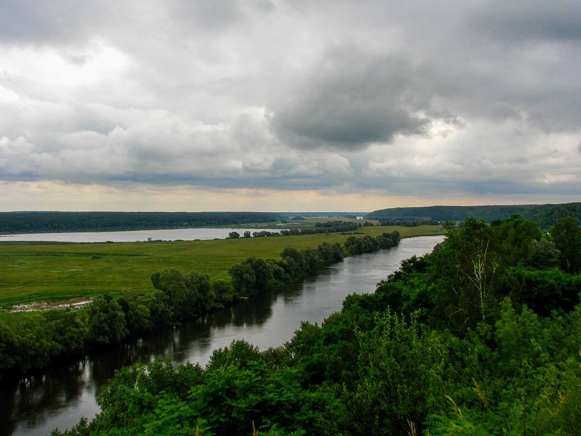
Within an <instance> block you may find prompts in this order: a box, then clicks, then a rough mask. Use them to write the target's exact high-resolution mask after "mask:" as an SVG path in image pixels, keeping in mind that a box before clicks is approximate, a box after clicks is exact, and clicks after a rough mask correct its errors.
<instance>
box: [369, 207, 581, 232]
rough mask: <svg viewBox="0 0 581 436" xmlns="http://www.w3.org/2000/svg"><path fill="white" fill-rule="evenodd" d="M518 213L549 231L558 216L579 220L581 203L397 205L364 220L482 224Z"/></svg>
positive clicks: (372, 214) (378, 211)
mask: <svg viewBox="0 0 581 436" xmlns="http://www.w3.org/2000/svg"><path fill="white" fill-rule="evenodd" d="M514 214H518V215H521V216H522V217H523V218H525V219H528V220H531V221H533V222H534V223H535V224H537V226H538V227H540V228H541V229H542V230H549V229H550V228H551V227H553V226H554V225H556V224H557V222H558V221H559V220H560V219H561V218H566V217H568V216H570V217H572V218H575V219H576V220H577V221H580V220H581V203H565V204H542V205H538V204H524V205H523V204H518V205H502V206H498V205H497V206H429V207H399V208H391V209H382V210H376V211H374V212H371V213H370V214H368V215H367V218H368V219H377V220H380V221H385V222H391V220H404V221H410V220H411V219H415V220H426V219H431V220H434V221H439V222H445V221H457V222H459V221H463V220H465V219H466V218H468V217H470V216H477V217H480V218H482V219H483V220H484V221H485V222H486V223H491V222H492V221H494V220H507V219H509V218H510V216H511V215H514Z"/></svg>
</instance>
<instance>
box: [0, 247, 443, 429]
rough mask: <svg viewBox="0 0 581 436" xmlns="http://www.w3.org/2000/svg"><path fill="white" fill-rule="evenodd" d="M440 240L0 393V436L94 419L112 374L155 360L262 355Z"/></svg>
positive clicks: (352, 265) (362, 260)
mask: <svg viewBox="0 0 581 436" xmlns="http://www.w3.org/2000/svg"><path fill="white" fill-rule="evenodd" d="M442 239H443V237H442V236H424V237H417V238H409V239H403V240H402V241H401V243H400V245H399V246H398V247H395V248H391V249H389V250H382V251H379V252H376V253H371V254H363V255H359V256H352V257H349V258H346V259H345V260H344V261H342V262H339V263H337V264H334V265H331V266H330V267H327V268H325V269H323V270H322V271H321V272H320V273H319V274H317V275H316V276H315V277H311V278H308V279H305V280H303V281H301V282H300V283H297V284H296V285H293V286H290V287H288V288H286V289H285V290H284V291H282V292H279V293H276V294H271V295H263V296H261V297H260V298H256V299H253V300H248V301H243V302H241V303H240V304H237V305H236V306H234V307H232V308H229V309H228V310H224V311H221V312H216V313H213V314H211V315H209V316H207V317H205V318H204V319H199V320H196V321H192V322H189V323H185V324H184V325H182V326H180V327H176V328H174V329H166V330H162V331H157V332H154V333H152V334H149V335H146V336H143V337H140V338H135V339H133V340H130V341H125V342H123V343H122V344H119V345H117V346H113V347H108V348H106V349H102V350H100V351H99V352H96V353H94V354H90V355H87V356H85V357H84V358H82V359H80V360H77V361H75V362H69V363H68V364H62V365H59V367H57V368H54V369H51V370H48V371H44V372H42V373H39V374H37V375H34V376H31V377H27V378H24V379H21V380H14V381H11V382H6V383H5V384H4V385H3V386H2V387H1V388H0V422H2V423H3V424H4V425H2V426H0V436H4V435H6V436H8V435H12V436H16V435H35V436H37V435H48V434H49V433H50V431H51V430H52V429H54V428H55V427H58V428H59V429H61V430H64V429H66V428H70V427H72V426H73V425H75V424H76V423H78V421H79V419H80V418H81V417H82V416H86V417H88V418H92V417H94V415H95V414H96V413H97V412H98V410H99V408H98V406H97V404H96V396H97V395H98V394H99V392H100V390H101V387H102V386H103V384H104V383H105V382H106V381H107V380H108V379H110V378H111V377H112V376H113V375H114V371H115V370H116V369H119V368H121V367H123V366H127V365H132V364H134V363H137V362H149V361H152V360H153V359H155V358H156V357H164V358H169V359H171V360H172V362H173V363H174V365H179V364H181V363H184V362H187V361H191V362H199V363H200V364H202V365H205V364H206V363H207V362H208V360H209V358H210V356H211V354H212V351H213V350H215V349H217V348H222V347H225V346H227V345H229V344H230V343H231V342H232V341H233V340H234V339H245V340H247V341H248V342H250V343H252V344H254V345H257V346H258V347H260V349H262V350H264V349H267V348H268V347H277V346H280V345H282V344H283V343H284V342H286V341H288V340H290V339H291V337H292V336H293V334H294V332H295V331H296V330H297V329H298V328H299V327H300V323H301V321H310V322H312V323H319V324H320V323H321V322H322V321H323V320H324V319H325V318H327V317H328V316H329V315H331V314H332V313H334V312H337V311H339V310H340V309H341V307H342V302H343V300H344V299H345V297H346V296H347V295H349V294H352V293H368V292H373V291H374V290H375V286H376V284H377V283H378V282H379V281H380V280H382V279H384V278H385V277H387V276H388V275H389V274H391V273H392V272H393V271H395V270H396V269H397V268H399V266H400V264H401V261H402V260H404V259H407V258H409V257H411V256H413V255H417V256H421V255H423V254H425V253H428V252H430V251H431V250H432V248H433V247H434V246H435V245H436V244H437V243H438V242H440V241H442Z"/></svg>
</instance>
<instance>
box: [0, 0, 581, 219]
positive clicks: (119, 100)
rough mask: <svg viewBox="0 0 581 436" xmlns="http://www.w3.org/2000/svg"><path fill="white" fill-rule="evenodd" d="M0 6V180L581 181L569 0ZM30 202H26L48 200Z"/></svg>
mask: <svg viewBox="0 0 581 436" xmlns="http://www.w3.org/2000/svg"><path fill="white" fill-rule="evenodd" d="M0 10H2V14H0V195H1V191H2V189H1V186H8V185H10V184H14V183H24V184H33V185H34V186H37V184H38V183H49V184H51V186H67V185H68V186H77V187H78V189H79V190H80V191H79V192H82V189H83V188H82V187H87V186H101V187H103V188H102V189H101V188H99V189H101V191H100V192H102V194H100V195H102V198H105V197H106V194H104V193H105V192H109V191H108V189H109V188H107V187H115V189H119V186H122V185H123V186H125V188H123V189H125V190H126V193H128V194H129V193H131V192H136V191H135V190H136V189H141V190H143V189H146V190H147V189H151V190H152V191H156V192H157V190H160V189H161V190H163V192H166V193H167V191H166V190H167V189H172V187H174V188H175V192H182V190H183V187H187V186H190V187H192V189H198V190H203V189H208V190H209V192H212V193H213V194H212V195H218V193H219V192H222V193H225V192H231V190H240V192H243V190H269V191H270V192H276V191H284V192H304V193H313V192H315V193H318V194H317V195H319V196H322V197H321V198H323V197H325V196H327V197H328V198H330V197H333V196H341V195H345V196H347V195H359V196H361V198H364V197H366V196H367V197H368V198H378V196H381V195H384V196H386V198H387V197H390V198H397V197H400V198H402V199H409V198H419V197H428V198H431V199H433V200H434V201H435V200H436V199H438V198H442V199H443V198H465V199H471V200H470V201H471V202H472V201H473V199H474V198H482V199H483V201H485V200H484V199H486V201H490V199H491V198H495V196H497V197H498V198H503V199H504V200H503V201H504V202H506V201H514V202H521V201H525V199H533V200H534V199H536V198H538V199H541V201H545V200H544V199H550V198H552V196H556V195H565V196H569V197H567V198H570V199H571V200H572V201H573V200H575V199H576V200H577V201H578V200H579V199H581V183H580V182H581V169H580V168H581V153H580V151H579V149H580V147H579V144H580V142H581V105H580V103H579V102H581V63H580V62H579V59H580V58H581V31H580V30H579V29H581V5H579V4H578V3H576V2H561V3H559V4H555V3H554V2H548V1H545V0H527V1H526V2H525V1H521V0H515V1H512V2H510V3H507V4H504V3H498V2H490V1H483V0H482V1H476V2H468V3H467V2H458V1H441V0H436V1H427V0H426V1H417V2H404V1H380V0H370V1H366V2H357V1H348V0H341V1H332V2H331V1H325V0H324V1H318V2H306V1H296V0H294V1H290V0H272V1H271V0H251V1H242V0H239V1H236V0H217V1H212V2H207V1H204V0H192V1H188V2H183V1H180V0H170V1H166V0H164V1H162V0H145V1H140V2H135V1H132V0H116V1H113V0H92V1H89V2H83V3H82V4H81V3H79V2H74V1H68V0H46V1H43V2H38V1H33V0H20V1H18V2H14V1H2V0H0ZM22 186H25V185H22ZM26 186H28V185H26ZM30 186H32V185H30ZM136 187H139V188H136ZM147 187H149V188H147ZM22 189H25V188H22ZM6 192H12V191H6ZM31 192H32V191H31ZM244 192H248V191H244ZM29 194H30V198H31V199H32V198H35V197H34V195H32V193H29ZM5 195H6V196H9V195H11V194H5ZM39 195H40V194H39ZM245 195H248V194H245ZM27 198H28V197H27ZM38 198H39V199H40V197H38ZM148 198H149V199H148V200H147V201H155V200H152V199H153V198H154V197H148ZM36 201H38V202H39V203H37V204H35V200H30V203H29V204H28V206H26V205H24V206H23V207H26V208H28V209H35V208H50V205H42V206H41V205H40V200H36ZM104 201H105V200H104ZM402 201H403V203H405V202H406V201H407V200H402ZM547 201H548V200H547ZM14 204H17V203H14ZM18 204H20V203H18ZM91 204H94V203H91ZM111 204H113V203H111ZM115 204H116V203H115ZM159 204H160V206H159V207H162V206H161V204H162V203H159ZM206 204H207V207H210V204H211V203H209V202H207V203H206ZM329 204H331V203H329ZM335 204H336V203H333V205H335ZM363 204H365V207H367V204H368V203H361V205H362V207H363ZM35 206H37V207H35ZM387 206H389V205H388V204H387V205H384V204H378V205H377V208H380V207H387ZM55 207H56V206H55ZM87 207H89V206H87ZM152 207H153V208H155V207H156V206H152ZM163 207H164V208H167V207H168V206H167V204H166V203H163ZM261 207H264V206H261ZM309 207H311V206H309ZM321 207H322V208H324V206H323V205H321ZM148 208H149V207H147V205H144V206H143V209H148ZM198 208H202V209H203V208H205V207H204V206H203V201H202V202H201V203H200V205H199V206H198ZM346 208H347V209H349V208H350V207H346ZM291 209H292V207H291ZM297 209H298V208H297Z"/></svg>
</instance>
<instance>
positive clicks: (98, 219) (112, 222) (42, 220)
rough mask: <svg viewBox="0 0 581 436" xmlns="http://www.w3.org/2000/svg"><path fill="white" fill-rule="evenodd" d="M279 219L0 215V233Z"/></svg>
mask: <svg viewBox="0 0 581 436" xmlns="http://www.w3.org/2000/svg"><path fill="white" fill-rule="evenodd" d="M278 219H279V215H278V214H274V213H266V212H0V233H30V232H63V231H112V230H148V229H175V228H189V227H210V226H228V225H242V224H250V223H266V222H274V221H277V220H278Z"/></svg>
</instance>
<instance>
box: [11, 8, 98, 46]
mask: <svg viewBox="0 0 581 436" xmlns="http://www.w3.org/2000/svg"><path fill="white" fill-rule="evenodd" d="M108 11H109V5H108V2H106V1H100V0H96V1H82V2H79V1H76V0H42V1H36V0H17V1H14V0H0V41H4V42H9V43H32V44H42V45H48V44H51V43H57V44H61V43H73V44H79V43H80V44H82V43H84V42H86V40H87V38H88V36H89V34H90V32H91V29H93V27H94V26H93V25H94V23H95V22H97V21H101V22H102V21H104V20H106V19H107V15H108Z"/></svg>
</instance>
